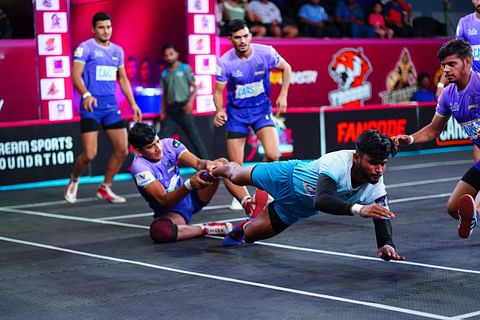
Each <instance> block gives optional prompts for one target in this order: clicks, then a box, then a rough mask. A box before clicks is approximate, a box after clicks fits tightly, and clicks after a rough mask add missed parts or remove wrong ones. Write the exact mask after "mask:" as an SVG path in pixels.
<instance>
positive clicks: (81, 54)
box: [73, 47, 83, 58]
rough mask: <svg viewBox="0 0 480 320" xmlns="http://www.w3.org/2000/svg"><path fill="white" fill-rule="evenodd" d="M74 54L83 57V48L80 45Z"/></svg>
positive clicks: (76, 56)
mask: <svg viewBox="0 0 480 320" xmlns="http://www.w3.org/2000/svg"><path fill="white" fill-rule="evenodd" d="M73 56H74V57H75V58H81V57H82V56H83V48H81V47H78V48H77V49H75V52H74V53H73Z"/></svg>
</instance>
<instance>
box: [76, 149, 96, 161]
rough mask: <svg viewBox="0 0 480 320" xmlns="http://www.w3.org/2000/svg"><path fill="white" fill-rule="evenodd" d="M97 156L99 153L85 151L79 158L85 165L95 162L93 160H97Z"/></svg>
mask: <svg viewBox="0 0 480 320" xmlns="http://www.w3.org/2000/svg"><path fill="white" fill-rule="evenodd" d="M96 156H97V152H95V151H85V152H83V153H82V154H81V155H80V156H79V158H80V159H81V161H83V162H85V163H89V162H91V161H93V159H95V157H96Z"/></svg>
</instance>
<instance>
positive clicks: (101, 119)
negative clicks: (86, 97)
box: [80, 96, 123, 132]
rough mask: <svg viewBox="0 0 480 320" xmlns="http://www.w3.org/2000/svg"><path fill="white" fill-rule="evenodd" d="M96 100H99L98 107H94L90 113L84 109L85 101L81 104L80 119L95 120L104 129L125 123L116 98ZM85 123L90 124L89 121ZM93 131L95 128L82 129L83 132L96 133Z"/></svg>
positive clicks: (100, 97) (99, 97) (106, 97)
mask: <svg viewBox="0 0 480 320" xmlns="http://www.w3.org/2000/svg"><path fill="white" fill-rule="evenodd" d="M95 99H97V106H94V107H93V111H92V112H88V111H87V110H85V109H84V107H83V100H82V101H81V102H80V118H81V119H82V120H83V119H93V120H94V121H95V122H96V123H97V124H98V125H101V126H102V127H103V128H109V127H110V126H112V125H113V124H117V123H122V122H123V120H122V116H121V113H120V110H119V109H118V104H117V101H116V100H115V96H97V97H95ZM85 123H88V121H86V122H85ZM84 129H86V130H84ZM91 129H93V128H90V127H89V128H82V132H86V131H94V130H91Z"/></svg>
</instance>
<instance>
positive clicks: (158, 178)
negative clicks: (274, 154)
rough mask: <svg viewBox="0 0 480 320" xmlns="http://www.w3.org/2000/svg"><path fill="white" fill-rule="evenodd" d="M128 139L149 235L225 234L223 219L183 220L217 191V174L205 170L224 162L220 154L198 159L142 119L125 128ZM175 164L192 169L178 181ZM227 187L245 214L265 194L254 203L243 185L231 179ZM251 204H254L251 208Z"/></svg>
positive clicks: (167, 237)
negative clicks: (149, 220)
mask: <svg viewBox="0 0 480 320" xmlns="http://www.w3.org/2000/svg"><path fill="white" fill-rule="evenodd" d="M128 140H129V142H130V144H131V145H132V146H133V147H134V148H135V151H136V157H135V159H134V160H133V162H132V166H131V174H132V176H133V178H134V182H135V184H136V186H137V189H138V191H139V192H140V194H141V195H142V196H143V198H144V199H145V200H146V201H147V202H148V204H149V206H150V208H152V210H153V211H154V218H155V220H154V221H153V222H152V224H151V226H150V236H151V238H152V239H153V240H154V241H155V242H172V241H177V240H185V239H190V238H194V237H199V236H202V235H204V234H210V235H225V234H226V233H227V232H229V231H231V229H232V225H231V223H228V222H210V223H205V224H202V225H190V224H189V223H190V220H191V218H192V215H193V214H195V213H197V212H198V211H200V210H201V209H202V208H203V207H204V206H205V205H206V204H207V203H208V202H209V201H210V200H211V199H212V197H213V196H214V194H215V192H216V191H217V188H218V185H219V180H218V179H216V178H213V177H212V176H211V170H212V169H213V168H215V167H216V166H219V165H224V164H226V163H228V161H227V160H226V159H224V158H221V159H217V160H214V161H210V160H205V159H199V158H198V157H197V156H195V155H194V154H193V153H191V152H189V151H188V150H187V149H186V148H185V146H184V145H183V144H182V143H181V142H179V141H177V140H175V139H171V138H165V139H161V140H160V139H159V138H158V137H157V135H156V131H155V129H154V128H153V127H152V126H149V125H147V124H144V123H136V124H135V125H134V126H133V127H132V129H130V131H129V134H128ZM178 164H182V165H185V166H189V167H192V168H194V169H196V170H197V172H196V173H195V174H194V175H192V176H191V177H190V178H189V179H187V180H185V181H184V180H183V178H182V177H181V176H180V169H179V167H178ZM224 181H227V180H226V179H225V180H224ZM228 190H229V191H230V192H231V193H232V195H234V196H236V198H237V199H239V200H240V199H245V201H243V202H244V203H246V204H248V206H247V205H246V206H245V209H246V210H245V211H246V213H247V215H249V216H252V215H255V214H257V213H258V212H260V211H261V210H263V208H264V207H265V205H266V199H265V202H264V203H259V202H258V201H257V202H255V201H254V200H253V199H251V198H249V197H248V191H247V190H246V188H245V187H240V186H236V185H233V184H231V187H229V189H228ZM255 205H258V209H255V210H254V208H253V206H255ZM249 210H251V211H249Z"/></svg>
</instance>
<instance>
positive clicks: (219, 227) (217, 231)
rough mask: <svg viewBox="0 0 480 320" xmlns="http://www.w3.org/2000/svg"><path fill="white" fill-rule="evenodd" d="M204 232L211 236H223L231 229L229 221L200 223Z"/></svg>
mask: <svg viewBox="0 0 480 320" xmlns="http://www.w3.org/2000/svg"><path fill="white" fill-rule="evenodd" d="M201 227H202V229H203V231H204V232H205V234H208V235H211V236H224V235H227V234H228V233H229V232H230V231H232V229H233V225H232V224H231V223H230V222H208V223H204V224H202V225H201Z"/></svg>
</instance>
